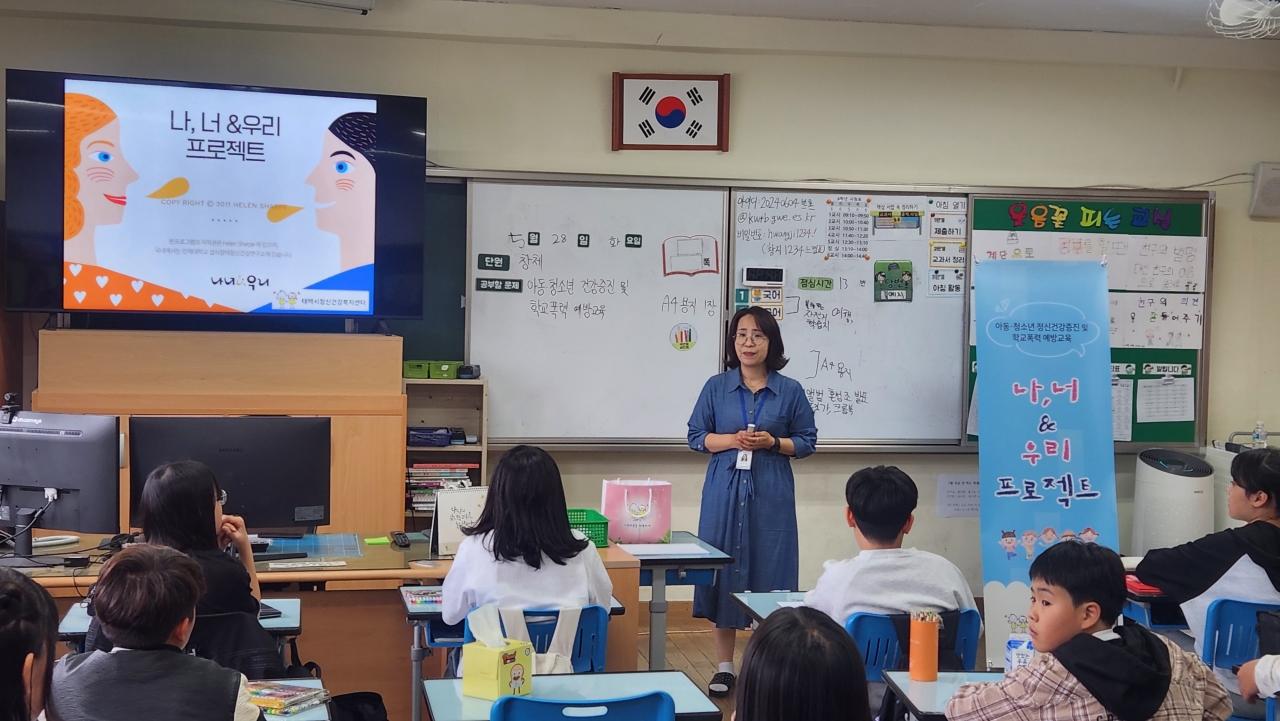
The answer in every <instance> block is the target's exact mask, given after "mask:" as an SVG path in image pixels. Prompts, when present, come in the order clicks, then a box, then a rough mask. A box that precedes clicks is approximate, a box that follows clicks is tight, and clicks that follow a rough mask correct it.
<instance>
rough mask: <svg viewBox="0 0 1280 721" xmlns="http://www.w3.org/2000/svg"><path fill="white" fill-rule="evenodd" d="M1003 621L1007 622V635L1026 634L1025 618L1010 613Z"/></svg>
mask: <svg viewBox="0 0 1280 721" xmlns="http://www.w3.org/2000/svg"><path fill="white" fill-rule="evenodd" d="M1004 620H1005V621H1008V622H1009V633H1026V632H1027V617H1026V616H1020V615H1018V614H1016V613H1011V614H1009V615H1008V616H1005V617H1004Z"/></svg>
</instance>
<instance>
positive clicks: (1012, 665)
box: [1004, 633, 1035, 673]
mask: <svg viewBox="0 0 1280 721" xmlns="http://www.w3.org/2000/svg"><path fill="white" fill-rule="evenodd" d="M1034 656H1035V648H1034V647H1033V646H1032V645H1031V636H1030V635H1029V634H1025V633H1011V634H1009V640H1008V642H1006V643H1005V647H1004V672H1005V673H1009V672H1010V671H1013V670H1015V669H1019V668H1022V667H1023V666H1026V665H1027V664H1029V663H1031V659H1032V658H1033V657H1034Z"/></svg>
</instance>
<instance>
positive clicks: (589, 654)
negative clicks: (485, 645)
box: [464, 606, 609, 673]
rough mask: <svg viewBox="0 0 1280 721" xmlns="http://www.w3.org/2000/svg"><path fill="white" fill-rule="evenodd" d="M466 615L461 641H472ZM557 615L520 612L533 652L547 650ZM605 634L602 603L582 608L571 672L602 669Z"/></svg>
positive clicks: (606, 620)
mask: <svg viewBox="0 0 1280 721" xmlns="http://www.w3.org/2000/svg"><path fill="white" fill-rule="evenodd" d="M472 613H475V611H472ZM470 615H471V614H467V621H466V627H465V631H464V633H465V636H464V642H465V643H471V642H472V641H474V640H476V637H475V636H472V635H471V620H470ZM559 618H560V611H559V610H551V611H538V610H526V611H525V612H524V620H525V623H526V624H528V626H529V640H530V641H531V642H532V643H533V650H534V651H536V652H537V653H546V652H547V648H548V647H550V646H551V638H552V636H553V635H555V630H556V621H558V620H559ZM502 630H503V632H504V633H505V632H506V627H505V626H504V627H503V629H502ZM608 634H609V610H608V609H606V608H605V607H603V606H585V607H583V609H582V616H581V617H580V618H579V619H578V632H577V634H575V635H574V638H573V655H571V656H570V657H569V660H570V662H572V663H573V672H574V673H603V672H604V659H605V652H606V649H605V646H606V645H607V643H608V640H609V638H608Z"/></svg>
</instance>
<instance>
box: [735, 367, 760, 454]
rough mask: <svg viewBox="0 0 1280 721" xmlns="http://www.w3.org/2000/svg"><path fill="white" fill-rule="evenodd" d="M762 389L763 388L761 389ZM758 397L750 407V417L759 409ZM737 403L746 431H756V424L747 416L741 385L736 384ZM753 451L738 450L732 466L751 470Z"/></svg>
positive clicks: (753, 416)
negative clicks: (735, 460) (740, 408)
mask: <svg viewBox="0 0 1280 721" xmlns="http://www.w3.org/2000/svg"><path fill="white" fill-rule="evenodd" d="M762 390H763V389H762ZM760 401H761V399H760V398H756V400H755V403H754V404H753V405H752V407H751V416H752V418H755V417H757V414H756V412H757V411H759V410H760ZM738 405H739V406H741V407H742V423H743V425H745V426H746V427H747V433H755V432H756V424H755V423H752V422H751V420H750V419H748V418H747V399H746V397H744V396H743V395H742V386H738ZM753 453H755V451H742V450H740V451H738V462H737V463H736V464H735V465H734V468H736V469H738V470H739V471H749V470H751V456H752V454H753Z"/></svg>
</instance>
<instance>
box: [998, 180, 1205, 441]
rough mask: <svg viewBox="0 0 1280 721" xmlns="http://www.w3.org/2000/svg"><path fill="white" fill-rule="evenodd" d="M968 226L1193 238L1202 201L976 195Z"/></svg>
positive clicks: (1200, 227) (1198, 231)
mask: <svg viewBox="0 0 1280 721" xmlns="http://www.w3.org/2000/svg"><path fill="white" fill-rule="evenodd" d="M1085 223H1088V225H1086V224H1085ZM1058 226H1061V227H1058ZM1112 226H1114V227H1112ZM1166 226H1167V227H1166ZM973 229H974V230H1016V231H1018V232H1019V233H1022V232H1028V233H1033V232H1045V233H1102V234H1106V235H1179V236H1193V237H1194V236H1201V235H1204V204H1203V203H1167V202H1166V203H1161V202H1135V201H1132V200H1118V199H1106V198H1103V199H1099V200H1093V199H1083V200H1082V199H1076V200H1062V199H1054V198H1042V197H1021V198H1019V197H1008V198H978V199H976V200H974V201H973ZM979 426H981V424H979Z"/></svg>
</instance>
